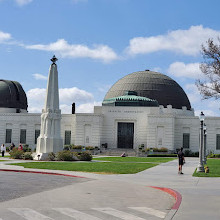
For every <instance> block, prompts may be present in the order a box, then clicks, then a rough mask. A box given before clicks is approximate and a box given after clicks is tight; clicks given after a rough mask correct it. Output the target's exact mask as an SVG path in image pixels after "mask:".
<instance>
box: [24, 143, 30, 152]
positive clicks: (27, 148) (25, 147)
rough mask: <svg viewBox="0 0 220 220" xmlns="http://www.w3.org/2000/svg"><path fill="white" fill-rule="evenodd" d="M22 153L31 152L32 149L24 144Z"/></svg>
mask: <svg viewBox="0 0 220 220" xmlns="http://www.w3.org/2000/svg"><path fill="white" fill-rule="evenodd" d="M23 151H24V152H32V149H31V148H30V147H28V144H25V145H24V146H23Z"/></svg>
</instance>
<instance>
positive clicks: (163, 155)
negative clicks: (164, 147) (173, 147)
mask: <svg viewBox="0 0 220 220" xmlns="http://www.w3.org/2000/svg"><path fill="white" fill-rule="evenodd" d="M149 157H177V155H176V154H151V155H149Z"/></svg>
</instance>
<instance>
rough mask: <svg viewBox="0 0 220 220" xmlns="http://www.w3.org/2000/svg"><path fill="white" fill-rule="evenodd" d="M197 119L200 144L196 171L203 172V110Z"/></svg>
mask: <svg viewBox="0 0 220 220" xmlns="http://www.w3.org/2000/svg"><path fill="white" fill-rule="evenodd" d="M199 120H200V146H199V165H198V167H197V172H204V171H205V170H204V166H203V160H202V159H203V157H202V154H203V136H204V134H203V122H204V120H205V115H204V114H203V112H201V114H200V115H199Z"/></svg>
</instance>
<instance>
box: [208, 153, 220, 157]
mask: <svg viewBox="0 0 220 220" xmlns="http://www.w3.org/2000/svg"><path fill="white" fill-rule="evenodd" d="M208 158H220V154H209V155H208Z"/></svg>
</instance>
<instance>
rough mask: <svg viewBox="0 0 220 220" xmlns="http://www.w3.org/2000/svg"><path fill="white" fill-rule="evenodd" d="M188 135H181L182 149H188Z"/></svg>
mask: <svg viewBox="0 0 220 220" xmlns="http://www.w3.org/2000/svg"><path fill="white" fill-rule="evenodd" d="M189 138H190V134H189V133H183V148H189Z"/></svg>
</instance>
